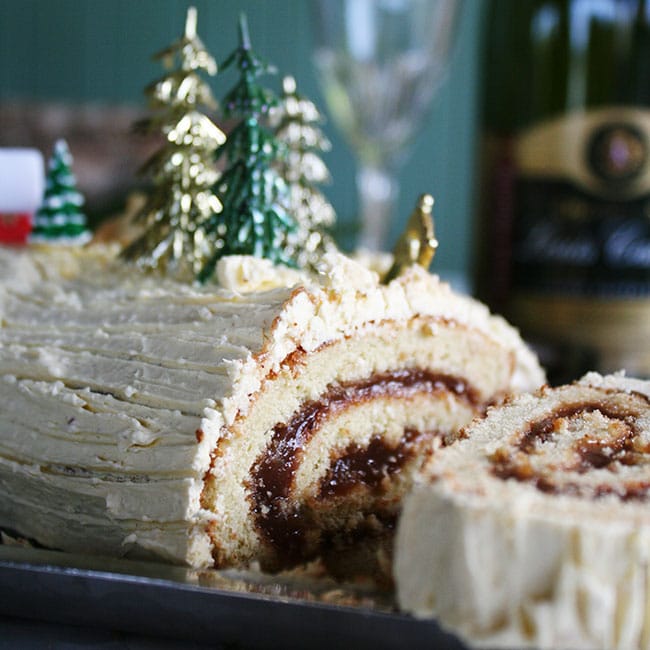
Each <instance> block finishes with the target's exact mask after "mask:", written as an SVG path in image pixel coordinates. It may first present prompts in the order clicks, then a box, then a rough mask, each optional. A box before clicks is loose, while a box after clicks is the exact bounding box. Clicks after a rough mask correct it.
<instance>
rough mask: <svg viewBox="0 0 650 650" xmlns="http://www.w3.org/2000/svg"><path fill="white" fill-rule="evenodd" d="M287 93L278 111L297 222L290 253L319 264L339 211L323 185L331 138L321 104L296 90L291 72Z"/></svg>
mask: <svg viewBox="0 0 650 650" xmlns="http://www.w3.org/2000/svg"><path fill="white" fill-rule="evenodd" d="M282 91H283V92H282V97H281V100H280V104H279V107H278V109H277V110H276V111H274V123H275V124H276V137H278V138H279V139H280V141H281V142H284V144H285V145H286V147H287V155H286V156H285V157H284V159H283V160H281V162H280V166H279V170H280V174H281V176H282V177H283V178H284V180H285V181H286V183H287V185H288V187H289V200H288V209H289V211H290V212H291V214H292V215H294V217H295V218H296V221H297V223H298V226H297V228H296V231H295V232H294V233H291V235H290V236H289V237H288V241H289V246H290V249H291V253H292V254H293V256H294V257H295V259H296V261H297V263H298V265H299V266H302V267H305V266H312V267H313V266H315V265H316V264H317V262H318V260H319V258H320V257H322V255H323V253H325V252H327V251H329V250H335V249H336V246H335V244H334V240H333V239H332V238H331V236H330V235H329V234H328V233H327V229H328V228H331V227H332V226H333V225H334V222H335V220H336V214H335V212H334V208H333V207H332V205H331V204H330V203H329V202H328V201H327V199H326V198H325V196H324V195H323V193H322V192H321V191H320V190H319V189H318V185H321V184H324V183H327V182H329V181H330V180H331V177H330V173H329V170H328V169H327V166H326V165H325V163H324V162H323V160H322V159H321V158H320V156H319V154H320V153H322V152H326V151H329V150H330V148H331V144H330V142H329V140H328V139H327V138H326V137H325V135H324V134H323V131H322V129H321V127H320V125H321V124H322V123H323V121H324V120H323V116H322V115H321V113H320V111H319V110H318V108H316V105H315V104H314V103H313V102H312V101H310V100H309V99H307V98H306V97H303V96H302V95H299V94H298V93H297V92H296V82H295V79H294V78H293V77H291V76H287V77H285V78H284V79H283V80H282Z"/></svg>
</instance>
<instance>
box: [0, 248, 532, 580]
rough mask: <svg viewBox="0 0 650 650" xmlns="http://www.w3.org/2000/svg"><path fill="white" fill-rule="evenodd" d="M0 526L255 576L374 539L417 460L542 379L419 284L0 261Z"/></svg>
mask: <svg viewBox="0 0 650 650" xmlns="http://www.w3.org/2000/svg"><path fill="white" fill-rule="evenodd" d="M0 323H1V326H0V400H2V404H3V408H2V411H1V412H0V527H4V528H6V529H9V530H12V531H15V532H17V533H19V534H20V535H23V536H25V537H27V538H30V539H33V540H35V541H37V542H38V543H40V544H42V545H44V546H47V547H52V548H59V549H64V550H68V551H73V552H84V553H101V554H108V555H126V556H135V557H157V558H160V559H164V560H167V561H171V562H177V563H184V564H189V565H191V566H197V567H202V566H216V567H227V566H243V565H247V564H249V563H251V562H253V561H256V562H259V563H260V564H261V566H262V567H263V568H265V569H269V570H275V569H279V568H283V567H286V566H291V565H294V564H296V563H298V562H302V561H304V560H308V559H310V558H313V557H316V556H318V555H319V554H321V553H322V552H323V551H324V550H326V549H327V548H331V547H332V545H336V544H338V543H341V540H347V541H349V540H354V539H357V538H363V537H364V536H373V535H379V536H381V535H382V534H383V533H385V532H386V531H391V530H392V529H393V526H394V522H395V518H396V516H397V513H398V511H399V507H400V504H401V500H402V498H403V495H404V494H405V493H406V491H407V490H408V489H409V487H410V485H411V483H412V480H413V476H414V475H415V474H417V473H418V472H419V471H420V468H421V466H422V463H423V462H424V461H425V460H426V459H427V458H428V457H429V456H430V455H431V454H433V453H434V452H435V451H436V449H437V448H439V447H440V446H442V445H444V444H445V442H446V441H448V440H450V439H452V438H453V437H454V436H455V434H456V433H457V431H458V430H459V429H460V428H461V427H462V426H463V425H465V424H467V422H468V421H469V420H471V419H472V418H473V417H474V416H475V415H476V414H480V413H482V412H484V411H485V409H486V407H487V406H488V405H489V404H493V403H496V402H499V401H500V400H502V399H503V398H504V397H505V396H506V395H508V394H510V393H512V392H517V391H521V390H530V389H534V388H536V387H537V386H539V385H540V384H541V383H542V382H543V381H544V375H543V372H542V371H541V369H540V367H539V365H538V363H537V360H536V358H535V356H534V355H533V354H532V353H531V352H530V351H529V350H528V349H527V348H526V347H525V345H524V344H523V343H522V341H521V339H520V337H519V335H518V334H517V332H516V331H515V330H514V329H512V328H511V327H510V326H509V325H507V324H506V323H505V321H503V320H502V319H501V318H498V317H495V316H492V315H490V314H489V312H488V311H487V309H486V308H485V307H484V306H482V305H481V304H479V303H478V302H476V301H474V300H472V299H470V298H467V297H463V296H460V295H457V294H456V293H454V292H453V291H452V290H451V289H450V288H449V287H448V286H447V285H446V284H444V283H442V282H441V281H440V280H439V279H438V278H437V277H436V276H434V275H431V274H429V273H427V272H425V271H424V270H422V269H420V268H415V267H414V268H412V269H411V270H409V271H407V272H406V273H405V274H404V275H402V276H400V277H399V278H398V279H397V280H394V281H393V282H391V283H389V284H388V285H383V284H381V283H380V282H379V280H378V276H377V275H376V274H375V273H374V272H372V271H370V270H369V269H368V268H366V267H365V266H362V265H361V264H358V263H356V262H354V261H353V260H351V259H350V258H348V257H345V256H343V255H339V254H332V255H328V256H326V257H325V259H324V260H323V268H322V272H321V273H320V274H316V275H308V274H306V273H302V272H298V271H293V270H290V269H286V268H282V267H273V266H272V265H271V264H270V263H268V262H266V261H264V260H257V259H253V258H246V257H243V258H242V257H229V258H224V259H223V260H221V261H220V263H219V265H218V268H217V282H216V283H212V284H207V285H204V286H190V285H183V284H179V283H176V282H173V281H171V280H166V279H161V278H155V277H151V276H147V275H144V274H141V273H140V272H139V271H137V270H133V269H129V268H125V267H124V266H123V265H120V264H119V263H118V262H116V261H115V259H114V254H113V253H112V252H111V251H110V249H105V248H86V249H80V250H73V249H65V248H60V249H54V247H51V248H44V249H41V250H39V249H29V250H26V251H14V250H10V249H1V248H0Z"/></svg>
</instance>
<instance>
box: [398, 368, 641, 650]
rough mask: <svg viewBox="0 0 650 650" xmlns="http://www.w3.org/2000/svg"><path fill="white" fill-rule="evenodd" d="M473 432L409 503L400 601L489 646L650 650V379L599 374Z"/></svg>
mask: <svg viewBox="0 0 650 650" xmlns="http://www.w3.org/2000/svg"><path fill="white" fill-rule="evenodd" d="M466 433H467V438H466V439H462V440H460V441H458V442H457V443H455V444H454V445H452V446H449V447H447V448H446V449H443V450H441V452H440V453H439V454H436V458H433V459H431V461H430V466H429V467H427V471H428V476H429V478H428V480H426V481H425V480H423V481H422V482H421V483H419V484H418V485H417V486H416V487H415V488H414V490H413V492H412V493H411V494H410V495H409V497H407V499H406V501H405V504H404V510H403V513H402V515H403V516H402V518H401V520H400V524H399V528H398V533H397V539H396V556H395V579H396V581H397V589H398V596H399V602H400V604H401V606H402V607H403V608H404V609H405V610H407V611H410V612H413V613H415V614H417V615H419V616H436V617H437V618H438V620H439V621H441V622H442V623H443V624H445V625H447V626H449V627H451V628H453V629H454V630H456V631H457V632H459V633H460V634H461V635H462V636H464V637H465V638H466V639H467V640H469V641H470V642H471V643H472V644H475V645H480V646H486V647H490V648H496V647H515V648H523V647H534V648H572V649H578V648H585V649H586V648H589V649H590V650H594V649H596V648H602V649H603V650H605V649H606V650H616V649H621V650H623V649H625V650H631V649H633V648H650V596H649V589H648V588H649V585H650V572H649V569H648V566H649V563H650V516H649V514H648V499H650V472H649V471H648V463H649V461H650V382H647V381H641V380H638V379H628V378H625V377H622V376H617V375H612V376H608V377H601V376H600V375H597V374H596V373H590V374H589V375H587V376H585V377H584V378H583V379H582V380H580V381H579V382H576V383H575V384H572V385H568V386H562V387H559V388H554V389H550V388H544V389H542V390H541V391H540V392H538V393H537V394H534V395H521V396H519V397H517V398H515V399H513V400H512V401H511V402H510V403H508V404H506V405H504V406H502V407H497V408H494V409H492V410H490V412H489V413H488V415H487V417H486V418H485V419H482V420H480V421H477V422H475V423H473V424H472V425H471V426H469V427H468V429H467V431H466Z"/></svg>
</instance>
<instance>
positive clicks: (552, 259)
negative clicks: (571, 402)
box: [474, 0, 650, 381]
mask: <svg viewBox="0 0 650 650" xmlns="http://www.w3.org/2000/svg"><path fill="white" fill-rule="evenodd" d="M485 18H486V21H485V28H486V32H485V49H484V58H483V62H482V64H483V71H484V74H483V104H482V127H481V132H482V151H481V173H480V186H481V191H480V194H479V199H478V202H479V209H478V220H477V227H476V252H477V255H476V265H475V273H474V279H475V288H476V293H477V295H478V296H479V297H480V298H481V299H483V300H485V301H486V302H487V303H488V304H489V305H490V307H492V308H493V309H495V310H497V311H500V312H501V313H503V314H504V315H505V316H506V317H508V318H509V319H510V320H511V321H512V322H513V323H514V324H515V325H516V326H518V327H519V328H520V329H521V330H522V333H523V334H524V336H525V337H526V338H528V339H529V340H530V341H531V342H532V343H533V344H534V345H535V346H536V347H537V348H538V351H539V352H540V355H541V357H542V361H543V362H544V363H545V364H546V365H547V367H548V369H549V374H550V377H551V379H552V380H553V381H566V380H570V379H573V378H575V377H576V376H578V375H579V374H581V373H582V372H584V371H586V370H589V369H597V370H600V371H602V372H609V371H614V370H618V369H626V370H627V371H628V374H634V375H640V376H650V0H491V2H490V3H489V8H488V9H487V14H486V17H485Z"/></svg>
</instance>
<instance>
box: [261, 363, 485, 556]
mask: <svg viewBox="0 0 650 650" xmlns="http://www.w3.org/2000/svg"><path fill="white" fill-rule="evenodd" d="M421 393H424V394H438V393H445V394H448V393H451V394H453V395H454V396H455V397H456V398H457V399H459V400H463V401H465V402H466V403H468V404H469V405H470V406H471V407H472V408H473V409H474V410H478V409H479V406H480V398H479V396H478V393H477V391H476V390H475V389H474V388H472V387H471V386H469V385H468V384H467V383H466V382H465V381H464V380H462V379H460V378H457V377H453V376H450V375H445V374H441V373H434V372H431V371H429V370H426V369H418V368H414V369H407V370H399V371H394V372H386V373H377V374H374V375H372V376H371V377H369V378H368V379H365V380H363V381H356V382H347V383H342V384H335V385H331V386H330V387H329V388H328V389H327V390H326V392H325V393H323V395H321V397H320V399H318V400H314V401H310V402H306V403H305V404H303V405H302V407H301V408H300V409H299V410H298V411H297V412H296V413H294V415H293V417H292V418H291V419H290V420H289V421H288V422H279V423H278V424H276V425H275V427H274V429H273V434H272V436H271V439H270V441H269V443H268V445H267V447H266V449H265V450H264V452H263V453H262V454H261V455H260V457H259V458H258V459H257V460H256V462H255V463H254V464H253V466H252V468H251V478H250V482H249V485H248V489H249V500H250V502H251V509H252V513H253V516H254V518H255V522H256V525H257V528H258V530H259V532H260V534H261V536H262V537H263V539H265V540H266V542H267V543H268V544H269V545H270V546H271V547H273V548H274V549H275V550H276V552H277V555H278V556H280V557H281V558H282V559H281V562H282V563H283V564H284V565H287V566H288V565H290V564H292V563H295V562H297V561H300V560H302V559H306V555H309V552H308V551H306V549H308V548H313V546H314V539H315V538H317V537H318V535H319V531H318V528H319V527H318V525H317V524H316V523H315V522H314V521H313V519H312V517H310V515H309V513H308V512H307V511H306V510H305V509H304V508H303V509H301V508H300V507H298V506H297V505H296V504H294V503H293V502H292V501H291V492H292V489H293V484H294V478H295V475H296V472H297V470H298V468H299V466H300V462H301V459H302V454H303V450H304V449H305V447H306V446H307V444H308V443H309V441H310V440H311V439H312V438H313V437H314V435H315V434H316V433H317V432H318V430H319V429H320V428H321V426H322V425H323V424H324V423H325V422H326V421H327V420H328V419H329V418H331V417H333V416H335V415H336V414H338V413H340V412H342V411H343V410H345V409H347V408H350V407H352V406H354V405H357V404H360V403H363V402H367V401H370V400H373V399H378V398H382V397H398V398H409V397H411V396H415V395H417V394H421ZM433 435H436V434H434V433H431V432H419V431H415V430H412V429H408V430H406V431H405V432H404V434H403V435H402V437H401V439H400V440H399V441H398V442H397V443H396V444H388V443H387V442H386V441H385V440H383V438H382V436H381V434H380V433H377V434H376V435H374V436H372V438H371V440H370V443H369V444H368V445H367V446H365V447H363V446H360V445H357V444H355V443H352V444H350V445H349V446H348V447H347V448H346V449H345V450H344V451H343V453H342V454H341V455H340V456H339V457H338V458H336V459H333V460H332V463H331V465H330V468H329V470H328V472H327V473H326V475H325V476H324V477H323V478H322V479H321V482H320V486H319V492H318V494H317V499H318V500H320V501H325V500H328V499H332V498H340V497H345V496H346V495H347V494H349V493H350V492H351V491H352V490H354V489H355V488H356V487H357V486H363V487H364V488H365V489H368V490H370V491H375V492H381V490H382V489H383V488H382V485H383V482H384V480H385V479H386V478H387V477H390V476H391V475H393V474H395V472H397V471H398V470H399V469H400V468H402V467H403V466H404V465H405V464H406V463H407V462H408V461H409V460H411V459H412V458H413V457H414V456H415V455H416V454H417V450H418V449H419V446H420V445H421V443H422V441H423V439H425V438H426V439H430V438H431V437H432V436H433Z"/></svg>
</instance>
